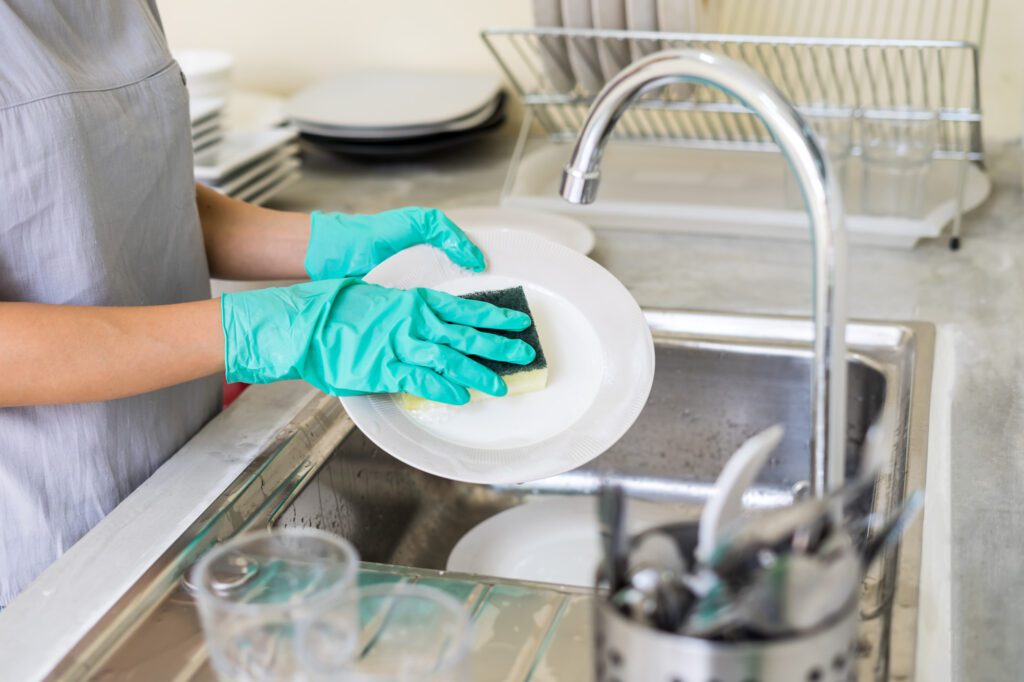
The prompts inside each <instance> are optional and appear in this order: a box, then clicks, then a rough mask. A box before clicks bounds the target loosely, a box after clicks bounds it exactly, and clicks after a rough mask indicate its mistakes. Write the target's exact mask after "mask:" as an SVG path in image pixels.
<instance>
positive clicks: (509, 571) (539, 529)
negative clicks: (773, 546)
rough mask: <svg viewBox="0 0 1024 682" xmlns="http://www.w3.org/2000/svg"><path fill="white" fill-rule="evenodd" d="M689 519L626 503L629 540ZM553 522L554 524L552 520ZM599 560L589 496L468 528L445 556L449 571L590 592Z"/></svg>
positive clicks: (664, 508)
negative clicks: (634, 536) (562, 586)
mask: <svg viewBox="0 0 1024 682" xmlns="http://www.w3.org/2000/svg"><path fill="white" fill-rule="evenodd" d="M691 518H692V514H689V515H688V514H686V513H685V511H684V510H681V509H680V508H678V507H673V506H670V505H664V504H652V503H649V502H641V501H638V500H631V501H630V503H629V511H628V513H627V515H626V523H627V528H626V531H627V533H628V534H629V535H636V534H637V533H642V532H643V531H645V530H647V529H649V528H653V527H655V526H660V525H664V524H668V523H673V522H676V521H683V520H690V519H691ZM554 519H557V523H552V520H554ZM600 558H601V534H600V528H599V524H598V521H597V502H596V500H595V499H594V498H593V497H589V496H574V497H552V498H549V499H544V500H536V501H532V502H527V503H526V504H521V505H519V506H518V507H512V508H511V509H508V510H506V511H503V512H501V513H500V514H496V515H494V516H492V517H491V518H489V519H487V520H486V521H484V522H482V523H480V524H478V525H477V526H475V527H473V529H472V530H470V531H469V532H468V533H466V534H465V535H464V536H462V539H461V540H459V542H458V543H457V544H456V545H455V547H454V548H453V549H452V553H451V554H450V555H448V565H447V566H446V568H447V569H448V570H449V571H456V572H458V573H471V574H477V575H488V576H494V577H498V578H510V579H512V580H529V581H535V582H545V583H557V584H559V585H574V586H577V587H593V586H594V577H595V575H596V571H597V564H598V561H600Z"/></svg>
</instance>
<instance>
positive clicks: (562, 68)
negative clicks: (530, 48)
mask: <svg viewBox="0 0 1024 682" xmlns="http://www.w3.org/2000/svg"><path fill="white" fill-rule="evenodd" d="M533 25H534V26H536V27H538V28H562V0H533ZM540 48H541V51H540V60H541V63H542V64H543V65H544V73H546V74H547V76H548V78H549V79H550V80H551V84H552V85H553V86H554V88H555V90H557V91H559V92H569V91H571V90H572V89H573V87H575V86H576V78H575V76H573V74H572V64H570V63H569V48H568V46H567V45H566V43H565V39H564V38H560V37H553V36H548V37H545V38H541V39H540Z"/></svg>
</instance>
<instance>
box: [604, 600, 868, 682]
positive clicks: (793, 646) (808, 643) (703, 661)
mask: <svg viewBox="0 0 1024 682" xmlns="http://www.w3.org/2000/svg"><path fill="white" fill-rule="evenodd" d="M594 618H595V623H594V636H595V642H594V656H595V661H594V664H595V672H596V679H597V680H598V682H638V681H643V682H852V681H853V680H856V679H857V626H858V620H859V619H858V614H857V608H856V604H855V603H854V604H850V607H849V608H848V609H846V610H845V611H844V612H843V613H842V615H841V616H840V617H838V618H837V619H835V620H833V621H832V622H830V623H828V624H826V625H824V626H823V627H821V628H818V629H816V630H814V631H812V632H809V633H806V634H802V635H799V636H794V637H788V638H785V639H773V640H766V641H763V642H719V641H712V640H706V639H699V638H696V637H684V636H681V635H674V634H671V633H667V632H661V631H660V630H654V629H652V628H648V627H645V626H643V625H641V624H639V623H636V622H634V621H632V620H629V619H627V618H626V617H625V616H623V615H622V614H620V613H619V612H618V611H617V610H615V608H614V607H613V606H612V605H611V604H609V603H608V601H607V600H606V599H604V598H600V597H599V598H598V599H597V605H596V608H595V609H594Z"/></svg>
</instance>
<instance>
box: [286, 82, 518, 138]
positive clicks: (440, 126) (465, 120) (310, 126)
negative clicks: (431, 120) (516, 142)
mask: <svg viewBox="0 0 1024 682" xmlns="http://www.w3.org/2000/svg"><path fill="white" fill-rule="evenodd" d="M501 104H502V98H501V95H500V93H499V95H498V97H495V98H494V99H493V100H492V101H490V102H488V103H487V104H486V105H485V106H484V107H483V108H482V109H480V110H479V111H475V112H473V113H472V114H470V115H468V116H464V117H462V118H459V119H455V120H453V121H447V122H445V123H436V124H430V125H425V126H393V127H388V128H340V127H338V126H329V125H322V124H318V123H310V122H308V121H302V120H299V119H295V120H294V123H295V126H296V127H297V128H298V129H299V130H301V131H302V132H304V133H311V134H313V135H320V136H323V137H331V138H338V139H344V140H384V141H387V140H391V139H406V138H416V137H427V136H430V135H437V134H438V133H451V132H458V131H462V130H471V129H473V128H476V127H478V126H480V125H483V124H484V123H487V121H489V120H490V119H491V117H492V116H494V113H495V112H496V111H497V110H498V107H500V106H501Z"/></svg>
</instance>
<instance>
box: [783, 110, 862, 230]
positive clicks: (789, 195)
mask: <svg viewBox="0 0 1024 682" xmlns="http://www.w3.org/2000/svg"><path fill="white" fill-rule="evenodd" d="M804 121H805V122H806V123H807V125H808V126H810V128H811V131H812V132H813V133H814V136H815V137H816V138H818V145H819V146H820V147H821V150H822V151H823V152H824V153H825V156H826V157H828V161H829V166H830V167H831V169H832V175H833V176H834V177H835V179H836V184H838V185H839V189H840V190H841V191H844V192H845V190H846V187H847V184H846V176H847V168H848V167H849V165H850V154H851V151H852V149H853V116H852V115H850V114H838V113H837V114H835V115H828V114H825V113H822V114H821V115H818V114H805V115H804ZM785 170H786V208H788V209H790V210H800V211H802V210H803V209H804V197H803V194H802V193H801V192H800V185H799V183H797V180H796V177H795V176H794V175H793V171H792V170H791V169H790V168H789V167H788V166H786V169H785Z"/></svg>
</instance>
